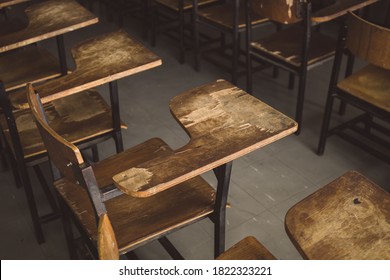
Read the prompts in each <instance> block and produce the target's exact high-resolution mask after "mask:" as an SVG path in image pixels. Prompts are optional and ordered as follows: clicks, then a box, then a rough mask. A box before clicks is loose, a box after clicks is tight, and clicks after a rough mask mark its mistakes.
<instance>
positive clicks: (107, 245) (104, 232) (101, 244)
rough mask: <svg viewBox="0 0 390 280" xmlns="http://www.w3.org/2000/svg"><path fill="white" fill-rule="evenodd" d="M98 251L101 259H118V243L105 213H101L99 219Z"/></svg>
mask: <svg viewBox="0 0 390 280" xmlns="http://www.w3.org/2000/svg"><path fill="white" fill-rule="evenodd" d="M98 251H99V259H101V260H118V259H119V250H118V244H117V242H116V238H115V234H114V230H113V229H112V225H111V222H110V219H109V218H108V216H107V214H104V215H102V216H101V217H100V219H99V228H98Z"/></svg>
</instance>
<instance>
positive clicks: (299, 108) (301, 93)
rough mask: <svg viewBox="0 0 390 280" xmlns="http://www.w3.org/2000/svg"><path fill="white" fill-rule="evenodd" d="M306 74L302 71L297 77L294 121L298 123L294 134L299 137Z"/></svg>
mask: <svg viewBox="0 0 390 280" xmlns="http://www.w3.org/2000/svg"><path fill="white" fill-rule="evenodd" d="M306 74H307V71H306V70H303V73H302V74H301V75H300V77H299V87H298V98H297V107H296V112H295V120H296V121H297V123H298V130H297V132H295V134H296V135H299V134H300V133H301V129H302V120H303V103H304V101H305V89H306Z"/></svg>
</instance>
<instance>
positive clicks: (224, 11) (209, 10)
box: [198, 3, 268, 30]
mask: <svg viewBox="0 0 390 280" xmlns="http://www.w3.org/2000/svg"><path fill="white" fill-rule="evenodd" d="M198 14H199V16H200V17H203V18H205V19H206V20H207V21H210V22H213V23H217V24H219V25H220V26H222V27H224V28H227V29H229V30H232V29H233V7H232V4H231V3H225V4H220V5H216V6H210V7H205V8H203V9H200V10H199V11H198ZM266 21H268V19H267V18H265V17H262V16H260V15H258V14H256V13H252V24H260V23H264V22H266ZM238 28H245V5H243V4H241V5H240V10H239V18H238Z"/></svg>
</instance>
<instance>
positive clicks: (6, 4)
mask: <svg viewBox="0 0 390 280" xmlns="http://www.w3.org/2000/svg"><path fill="white" fill-rule="evenodd" d="M28 1H31V0H10V1H5V2H0V9H3V8H7V7H10V6H13V5H16V4H20V3H23V2H28Z"/></svg>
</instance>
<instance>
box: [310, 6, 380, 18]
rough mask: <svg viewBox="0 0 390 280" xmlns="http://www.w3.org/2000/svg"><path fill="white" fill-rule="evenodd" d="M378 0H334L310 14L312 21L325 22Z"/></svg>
mask: <svg viewBox="0 0 390 280" xmlns="http://www.w3.org/2000/svg"><path fill="white" fill-rule="evenodd" d="M378 1H379V0H336V1H335V3H333V4H332V5H329V6H328V7H324V8H322V9H320V10H319V11H316V12H315V13H313V15H312V21H313V22H318V23H321V22H327V21H331V20H334V19H336V18H338V17H341V16H344V15H345V14H347V13H348V12H353V11H356V10H359V9H362V8H364V7H366V6H369V5H371V4H374V3H376V2H378Z"/></svg>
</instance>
